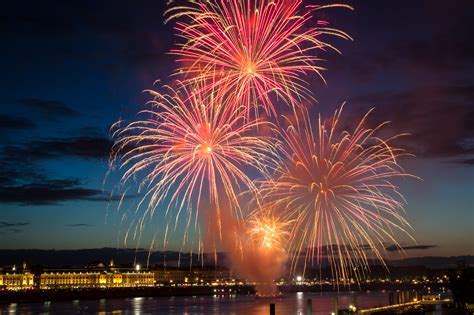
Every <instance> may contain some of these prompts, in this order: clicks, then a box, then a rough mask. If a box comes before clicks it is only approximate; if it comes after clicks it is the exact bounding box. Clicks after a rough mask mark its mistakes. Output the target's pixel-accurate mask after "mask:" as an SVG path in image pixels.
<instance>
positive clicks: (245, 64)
mask: <svg viewBox="0 0 474 315" xmlns="http://www.w3.org/2000/svg"><path fill="white" fill-rule="evenodd" d="M190 2H191V5H187V6H175V7H172V8H171V9H169V10H168V12H167V14H168V15H169V18H168V20H170V19H177V20H178V21H177V23H176V26H175V29H176V30H177V35H178V36H179V37H181V38H182V39H183V40H184V43H183V44H181V45H179V48H177V49H174V50H172V54H175V55H178V56H179V59H178V61H179V62H180V63H181V65H182V66H181V68H180V69H178V71H177V74H184V76H182V77H183V80H184V81H185V82H187V83H190V84H193V82H194V81H195V80H196V79H198V80H204V81H205V82H206V83H207V84H206V85H204V86H203V88H204V89H211V90H212V89H216V88H218V89H219V93H221V94H223V95H226V96H227V97H228V98H229V99H230V100H231V102H229V104H230V105H237V106H240V105H242V104H244V105H245V107H246V109H247V112H248V113H247V114H248V115H250V114H252V113H253V114H255V116H258V113H259V109H260V106H261V107H262V108H263V110H264V113H265V114H266V115H276V108H275V105H274V102H272V97H271V95H276V96H277V97H278V98H279V99H282V100H284V101H285V102H286V103H288V104H291V105H292V106H294V105H297V104H300V103H301V102H300V101H301V100H302V99H306V98H308V97H310V95H311V94H310V92H309V91H308V89H307V88H306V86H307V83H306V82H305V81H304V80H303V78H302V77H303V76H304V75H306V74H307V73H309V72H314V73H316V74H318V75H319V76H321V71H322V70H324V69H323V68H322V67H321V66H320V65H319V64H318V61H320V60H321V59H320V58H318V57H317V53H318V51H321V50H326V49H333V50H336V51H337V49H336V48H335V47H334V46H332V45H331V44H329V43H326V42H324V41H323V39H322V37H323V36H324V35H335V36H338V37H341V38H344V39H350V37H349V36H348V35H347V34H346V33H344V32H342V31H339V30H337V29H334V28H330V27H329V26H328V22H326V21H321V20H317V21H311V20H312V19H313V16H312V13H313V12H314V11H316V10H320V9H324V8H328V7H346V8H350V7H349V6H346V5H340V4H335V5H328V6H307V7H305V8H304V10H300V9H301V7H302V1H301V0H295V1H286V0H244V1H242V0H228V1H224V0H221V1H217V0H211V1H190ZM300 11H303V12H300ZM216 77H217V79H216Z"/></svg>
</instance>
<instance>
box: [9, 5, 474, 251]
mask: <svg viewBox="0 0 474 315" xmlns="http://www.w3.org/2000/svg"><path fill="white" fill-rule="evenodd" d="M165 2H166V1H164V0H163V1H160V0H154V1H92V0H91V1H15V2H12V1H11V2H9V3H8V4H3V8H2V13H0V34H1V38H2V49H1V56H2V58H1V59H0V69H1V75H2V78H3V80H2V84H1V85H0V95H1V99H0V104H1V111H0V248H2V249H8V248H44V249H53V248H55V249H69V248H92V247H105V246H108V247H114V246H133V245H135V243H134V242H129V243H128V244H127V245H124V244H123V230H124V225H125V224H121V214H122V213H123V211H122V212H117V211H116V208H117V202H115V201H111V202H110V201H109V199H110V198H109V196H110V192H111V191H112V189H113V187H114V184H115V183H116V178H115V177H114V175H112V176H109V177H107V178H106V173H107V170H108V154H109V149H110V145H111V142H110V138H109V133H108V129H109V127H110V125H111V124H112V123H113V122H115V121H117V120H119V119H121V118H133V117H134V114H135V113H136V112H137V111H138V110H140V109H142V108H143V104H144V103H145V102H146V101H147V100H149V97H148V96H147V94H145V93H142V91H143V90H145V89H148V88H151V87H152V85H153V83H154V81H155V80H157V79H161V80H162V81H165V82H166V81H167V80H168V79H167V77H168V76H169V75H170V74H171V72H172V70H173V69H174V68H175V66H176V64H175V63H174V61H173V57H172V56H170V55H167V54H166V52H167V51H169V50H170V49H171V47H173V41H174V40H176V38H175V37H173V30H172V25H164V24H163V16H162V15H163V11H164V9H165V7H166V5H165ZM306 3H309V1H306ZM319 3H321V2H319ZM346 3H348V4H351V5H353V6H354V7H355V11H354V12H350V11H347V10H337V9H332V10H326V11H324V12H323V14H324V16H319V17H321V18H323V17H324V18H325V19H327V20H329V21H331V23H332V25H333V26H335V27H337V28H340V29H343V30H345V31H347V32H348V33H349V34H350V35H351V36H352V37H353V38H354V41H353V42H343V41H341V40H335V39H330V40H331V42H332V43H334V44H335V45H336V46H337V47H339V48H340V49H341V50H342V52H343V55H337V54H335V53H333V52H326V53H322V54H321V56H320V57H321V58H324V59H326V60H327V61H326V62H324V66H325V67H326V68H327V69H328V71H326V72H325V74H324V76H325V78H326V80H327V86H326V85H324V83H322V82H321V80H319V79H318V78H317V77H316V76H315V75H309V76H308V78H307V79H308V81H309V82H310V84H311V89H312V90H313V93H314V95H315V96H316V98H317V99H318V101H319V103H318V104H315V105H314V107H313V109H314V112H315V113H316V112H321V113H322V114H323V115H324V114H328V113H331V112H332V111H333V110H334V109H335V108H337V107H338V106H339V105H340V104H341V103H342V102H343V101H347V105H346V109H345V113H346V115H345V117H346V119H347V121H348V124H350V122H351V121H352V120H351V117H360V115H362V114H364V113H365V112H366V111H367V109H369V108H371V107H375V108H376V110H375V113H374V114H373V115H372V116H371V118H370V121H371V122H374V123H377V122H382V121H385V120H390V121H391V124H390V125H389V128H388V130H389V131H390V132H393V133H405V132H407V133H410V134H411V136H409V137H406V138H405V139H404V140H403V143H401V144H402V145H403V146H404V147H405V148H407V149H408V150H409V151H410V152H412V153H414V154H415V155H416V156H417V157H416V158H411V159H406V160H404V161H402V165H403V166H404V167H405V169H406V170H407V171H408V172H411V173H413V174H415V175H417V176H419V177H421V178H422V179H423V180H422V181H418V180H411V179H406V180H403V181H401V182H400V183H399V184H400V187H401V191H402V193H404V194H405V197H406V199H407V201H408V205H407V206H406V211H407V218H408V220H409V222H411V224H412V226H413V228H414V232H413V233H412V234H413V235H414V237H415V238H416V240H417V244H413V243H412V242H409V241H408V240H404V241H403V245H405V246H407V251H406V255H407V256H425V255H426V256H427V255H443V256H444V255H463V254H474V229H473V228H472V227H473V226H474V41H473V40H472V39H473V38H474V2H473V1H470V0H458V1H451V2H449V1H433V0H425V1H420V0H416V1H394V0H387V1H376V0H358V1H349V0H348V1H347V2H346ZM112 199H113V198H112ZM130 199H134V198H133V196H131V197H130ZM127 205H128V203H127V202H126V203H125V207H126V206H127ZM161 227H162V224H161V223H160V217H159V216H157V217H155V219H154V220H153V222H151V224H150V225H149V227H148V228H147V230H146V231H145V233H144V236H143V239H142V243H141V245H142V246H147V245H148V244H149V242H150V241H151V238H152V236H153V235H154V233H155V232H156V231H160V229H161ZM180 232H181V231H179V230H178V231H177V232H176V235H175V237H174V238H172V240H171V241H170V246H169V247H170V248H171V249H179V246H180V244H181V243H180V240H179V237H178V236H179V234H180ZM159 233H160V232H158V234H159ZM388 255H389V257H394V258H397V257H403V256H400V254H398V253H397V254H395V253H392V252H391V251H389V252H388Z"/></svg>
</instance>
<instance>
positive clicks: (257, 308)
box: [0, 292, 388, 315]
mask: <svg viewBox="0 0 474 315" xmlns="http://www.w3.org/2000/svg"><path fill="white" fill-rule="evenodd" d="M308 299H311V300H312V305H313V306H312V308H313V314H315V315H329V314H331V312H333V311H334V308H335V305H336V304H337V305H338V307H339V309H344V308H345V309H347V308H348V307H349V305H350V304H354V294H352V293H340V294H339V295H337V294H335V293H309V292H304V293H303V292H298V293H289V294H287V295H285V296H283V297H279V298H275V299H256V298H255V297H254V296H251V295H249V296H247V295H241V296H226V297H212V296H197V297H196V296H189V297H151V298H149V297H137V298H127V299H100V300H74V301H57V302H47V303H11V304H4V305H0V314H31V313H41V314H104V315H105V314H133V315H138V314H187V315H201V314H256V315H268V314H269V304H270V303H275V306H276V313H277V314H306V307H307V300H308ZM356 303H357V306H358V307H359V308H367V307H374V306H382V305H387V304H388V294H387V293H385V292H371V293H357V298H356Z"/></svg>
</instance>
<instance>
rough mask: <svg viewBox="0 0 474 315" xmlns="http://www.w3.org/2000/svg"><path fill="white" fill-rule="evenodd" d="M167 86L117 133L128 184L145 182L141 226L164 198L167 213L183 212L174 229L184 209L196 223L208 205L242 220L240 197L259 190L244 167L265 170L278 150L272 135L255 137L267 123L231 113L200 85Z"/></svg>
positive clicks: (118, 161) (117, 160)
mask: <svg viewBox="0 0 474 315" xmlns="http://www.w3.org/2000/svg"><path fill="white" fill-rule="evenodd" d="M166 89H167V91H168V92H167V93H163V94H162V93H159V92H156V91H150V93H151V94H152V95H153V97H154V99H153V101H151V102H150V103H149V109H146V110H144V111H142V112H141V113H140V115H139V116H141V117H143V119H142V120H137V121H134V122H132V123H129V124H128V125H125V126H124V127H118V128H117V129H116V130H115V132H113V134H112V136H113V138H114V139H115V144H114V147H113V152H114V154H113V162H114V164H115V165H118V167H119V168H120V169H123V170H124V171H123V176H122V180H121V182H122V184H123V185H126V184H127V183H130V182H133V181H135V180H136V179H137V178H141V179H140V180H139V181H138V182H139V193H141V192H143V194H144V197H143V199H142V200H141V202H140V204H139V206H138V207H141V206H142V204H143V205H145V207H146V211H145V215H143V216H142V219H141V222H140V223H141V224H140V225H142V223H143V220H145V217H147V215H153V213H154V211H155V209H156V208H157V206H158V205H159V204H163V203H164V201H165V200H166V203H167V206H166V215H167V214H168V212H170V209H173V211H175V210H176V211H177V212H176V213H175V212H173V215H172V216H171V217H172V218H175V220H176V224H177V222H178V219H179V217H180V215H181V212H182V210H183V209H185V210H186V213H187V214H188V215H189V216H188V221H187V222H188V227H189V222H190V219H191V217H192V214H193V211H194V214H195V222H196V223H195V224H197V218H198V211H199V210H200V208H201V203H203V200H206V203H207V204H206V208H210V209H213V210H214V209H215V210H216V211H217V214H216V217H217V220H219V218H220V214H219V211H220V209H221V207H223V206H225V207H224V208H226V209H232V210H234V211H236V210H237V211H236V213H234V214H235V215H236V216H239V215H241V213H240V212H239V211H238V210H239V209H240V208H239V207H238V203H237V194H238V193H239V192H240V191H241V190H249V191H256V187H255V186H254V183H253V182H252V180H251V178H249V177H248V176H247V175H246V172H245V170H246V168H253V169H254V172H255V171H256V172H257V173H260V174H262V173H266V165H267V164H268V160H269V156H271V154H269V153H271V152H272V151H273V149H272V147H271V146H270V141H269V138H268V137H266V136H262V135H259V136H258V137H257V136H256V133H255V132H256V129H257V128H259V127H260V128H262V129H263V126H264V125H267V123H265V122H262V121H260V120H247V119H244V118H245V113H244V111H242V110H233V111H232V112H230V111H227V110H226V108H228V107H227V106H225V103H223V101H222V99H221V98H219V97H218V96H216V95H215V93H209V94H206V95H203V94H201V93H200V92H199V91H200V90H201V89H199V88H195V89H188V88H187V87H184V86H180V88H178V89H176V90H175V89H173V88H171V87H166ZM247 170H248V169H247ZM201 211H202V210H201ZM239 213H240V214H239ZM219 226H220V225H219Z"/></svg>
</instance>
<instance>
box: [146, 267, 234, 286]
mask: <svg viewBox="0 0 474 315" xmlns="http://www.w3.org/2000/svg"><path fill="white" fill-rule="evenodd" d="M153 273H154V274H155V282H156V283H157V284H200V285H212V284H218V283H229V282H235V279H234V276H233V274H232V272H231V271H229V270H215V269H192V270H189V269H177V268H167V269H155V270H153Z"/></svg>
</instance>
